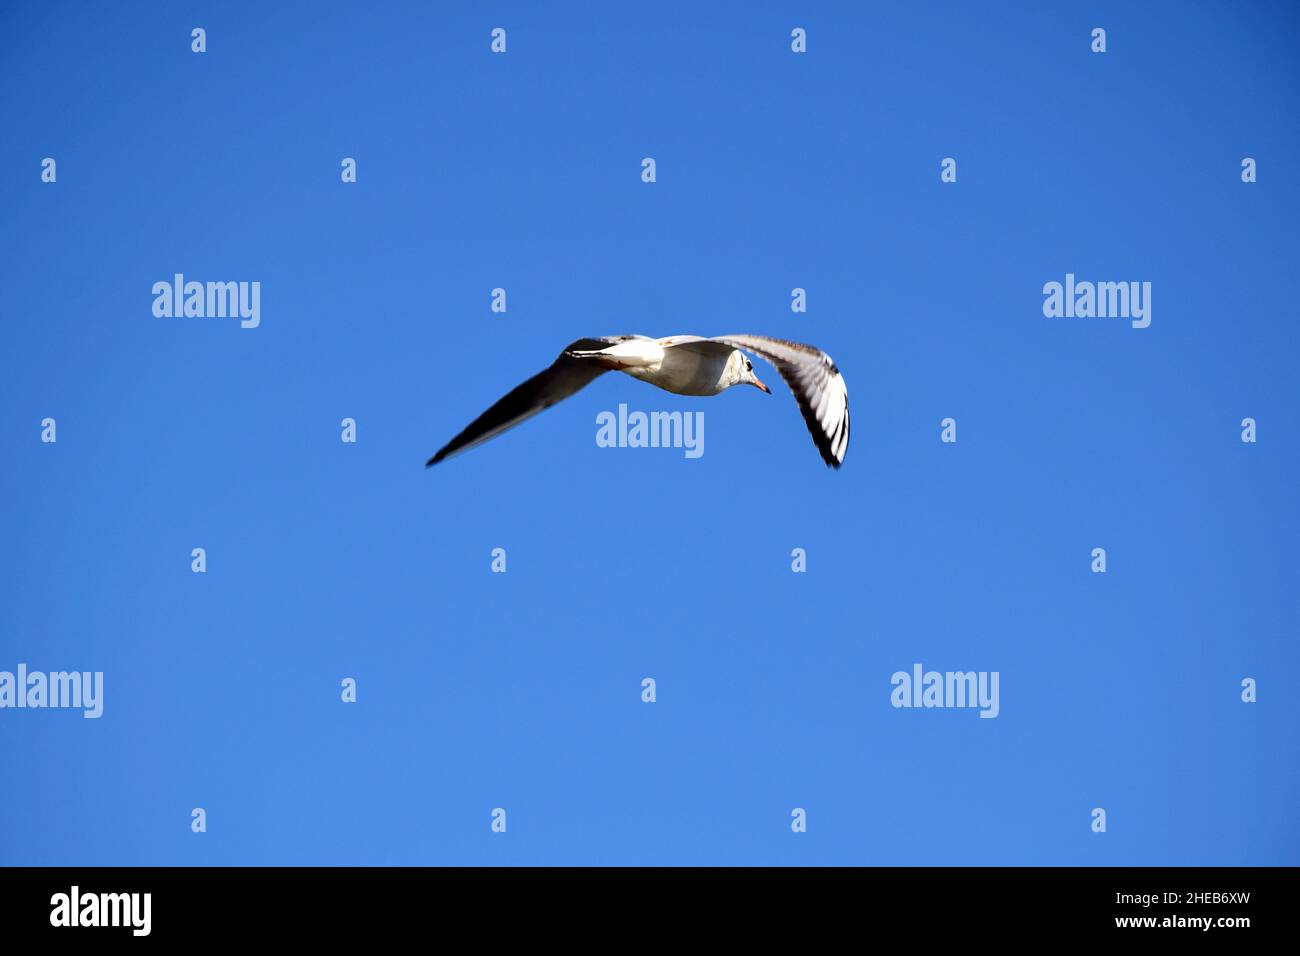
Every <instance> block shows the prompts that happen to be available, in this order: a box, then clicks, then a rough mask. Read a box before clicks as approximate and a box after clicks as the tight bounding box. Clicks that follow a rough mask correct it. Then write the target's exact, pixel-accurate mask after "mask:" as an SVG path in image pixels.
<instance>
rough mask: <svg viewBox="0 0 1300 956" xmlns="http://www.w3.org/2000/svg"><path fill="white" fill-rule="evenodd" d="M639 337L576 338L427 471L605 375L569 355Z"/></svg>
mask: <svg viewBox="0 0 1300 956" xmlns="http://www.w3.org/2000/svg"><path fill="white" fill-rule="evenodd" d="M637 337H638V336H632V335H612V336H607V337H605V338H588V339H578V341H576V342H574V343H572V344H570V345H569V346H568V347H566V348H565V350H564V351H563V352H561V353H560V357H559V358H557V359H556V360H555V361H554V362H553V363H552V364H551V367H550V368H548V369H546V370H545V371H542V372H538V373H537V374H536V375H534V376H533V377H532V378H530V379H529V380H528V381H526V382H524V383H523V384H522V385H518V386H516V387H515V388H513V389H511V390H510V391H509V392H508V393H507V394H506V395H505V397H503V398H501V399H500V400H499V401H497V403H496V404H495V405H493V406H492V407H491V408H489V409H488V410H487V411H485V412H484V413H483V414H482V415H480V416H479V417H478V418H476V419H474V420H473V421H472V422H470V423H469V424H468V425H466V426H465V429H464V431H462V432H461V433H460V434H459V435H457V436H456V437H455V438H453V439H452V440H451V441H449V442H447V444H446V445H445V446H443V448H442V449H441V450H440V451H439V452H438V453H437V454H436V455H434V456H433V457H432V458H430V459H429V460H428V461H426V462H425V463H424V467H426V468H428V467H430V466H432V465H436V464H438V462H440V461H442V460H443V459H444V458H450V457H451V456H452V455H455V454H458V453H459V452H462V451H466V450H468V449H470V448H473V447H474V446H475V445H481V444H482V443H483V442H485V441H487V440H488V439H489V438H494V437H496V436H497V435H500V434H501V433H502V432H503V431H505V430H507V429H509V428H513V427H514V426H516V425H518V424H519V423H520V422H523V421H527V420H528V419H530V418H532V417H533V416H534V415H536V414H537V413H538V412H540V411H544V410H545V409H548V408H550V407H551V406H552V405H554V404H555V403H556V402H560V401H563V400H564V399H566V398H568V397H569V396H570V395H572V394H574V393H575V392H577V391H579V390H580V389H582V388H584V387H586V386H587V385H590V384H591V383H592V382H593V381H595V380H596V379H597V378H598V377H599V376H600V375H602V374H603V373H604V372H605V369H603V368H601V367H600V366H599V365H597V364H596V363H594V362H584V361H583V360H582V359H576V358H573V357H571V356H570V355H569V354H568V353H569V352H582V351H589V350H594V349H603V348H605V347H607V346H609V345H613V344H615V343H616V342H625V341H627V340H628V339H631V338H637Z"/></svg>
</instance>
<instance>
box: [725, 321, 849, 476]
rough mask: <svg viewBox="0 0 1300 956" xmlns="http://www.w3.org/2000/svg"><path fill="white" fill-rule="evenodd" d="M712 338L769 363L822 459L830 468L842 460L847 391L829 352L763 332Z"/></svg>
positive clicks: (846, 441) (845, 445)
mask: <svg viewBox="0 0 1300 956" xmlns="http://www.w3.org/2000/svg"><path fill="white" fill-rule="evenodd" d="M713 341H715V342H723V343H725V344H727V345H730V346H731V347H732V348H737V349H744V350H746V351H749V352H753V353H754V354H755V355H759V356H762V357H763V358H764V359H766V360H767V361H769V362H771V363H772V366H773V367H774V368H775V369H776V370H777V371H778V372H780V373H781V377H782V378H783V379H785V383H786V384H787V385H789V386H790V391H792V392H794V398H795V401H797V402H798V403H799V411H800V412H802V413H803V420H804V423H805V424H806V425H807V426H808V431H809V433H810V434H811V435H812V439H813V444H815V445H816V446H817V450H818V451H819V452H821V456H822V460H823V461H825V462H826V464H828V465H830V466H831V467H832V468H838V467H840V465H841V464H843V463H844V453H845V452H846V451H848V448H849V390H848V388H847V386H845V384H844V376H843V375H841V374H840V370H839V369H838V368H836V367H835V363H834V362H833V361H832V360H831V357H830V356H829V355H827V354H826V353H825V352H823V351H822V350H821V349H817V348H813V347H812V346H811V345H803V344H801V343H799V342H787V341H786V340H785V339H769V338H768V337H767V336H765V335H719V336H716V337H715V338H714V339H713Z"/></svg>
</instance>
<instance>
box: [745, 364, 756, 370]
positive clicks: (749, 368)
mask: <svg viewBox="0 0 1300 956" xmlns="http://www.w3.org/2000/svg"><path fill="white" fill-rule="evenodd" d="M745 371H746V372H752V371H754V366H752V365H750V364H749V363H748V362H746V363H745Z"/></svg>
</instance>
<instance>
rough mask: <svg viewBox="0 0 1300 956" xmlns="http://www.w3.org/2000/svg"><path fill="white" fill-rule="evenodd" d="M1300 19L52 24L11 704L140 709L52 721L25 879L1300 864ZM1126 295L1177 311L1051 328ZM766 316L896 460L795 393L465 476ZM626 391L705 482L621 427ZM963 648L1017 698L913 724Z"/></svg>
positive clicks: (13, 432)
mask: <svg viewBox="0 0 1300 956" xmlns="http://www.w3.org/2000/svg"><path fill="white" fill-rule="evenodd" d="M1298 24H1300V18H1298V17H1297V16H1296V12H1295V7H1294V6H1293V5H1291V4H1266V3H1261V4H1245V3H1243V4H1237V3H1222V4H1195V5H1193V4H1184V3H1167V4H1141V5H1138V4H1128V3H1115V4H1105V3H1099V4H1087V5H1074V6H1069V5H1061V4H1035V3H1018V4H1005V5H988V4H952V5H950V6H945V7H936V6H935V5H933V4H925V5H918V4H897V5H880V6H873V7H871V8H867V7H866V5H859V4H850V3H843V4H811V5H810V4H796V3H788V4H775V5H757V6H756V5H754V4H749V3H745V4H740V3H736V4H726V5H710V6H709V7H707V8H705V7H702V6H701V5H698V4H680V5H675V4H668V3H656V4H652V5H650V6H649V7H646V6H644V5H638V6H633V5H627V6H626V7H621V8H620V9H617V10H614V9H609V7H608V5H605V4H596V3H592V4H587V5H558V4H545V5H539V4H532V3H520V4H511V5H504V4H494V5H490V6H486V7H483V8H478V7H477V5H468V6H462V5H452V4H435V5H430V4H418V5H417V4H410V5H407V6H402V7H400V8H393V9H390V10H382V11H377V10H372V9H368V8H367V7H366V6H365V5H362V6H357V5H338V6H337V7H334V6H331V5H319V4H298V5H292V6H291V5H281V4H275V5H271V4H254V3H240V4H198V3H189V4H186V3H167V4H162V3H156V4H117V5H111V6H109V5H88V4H73V3H68V4H58V3H39V4H37V3H10V4H7V5H6V6H5V10H4V12H3V14H2V19H0V64H2V67H0V79H2V83H0V112H2V115H3V117H4V136H3V138H0V168H2V169H3V176H0V203H2V204H3V208H4V210H5V228H4V230H3V239H2V242H3V247H2V248H0V253H2V254H3V255H2V256H0V261H3V295H2V298H0V301H2V302H3V312H4V348H3V349H2V350H0V393H2V394H3V414H2V416H0V448H3V450H4V452H3V454H4V458H3V468H0V491H2V493H3V500H4V502H5V506H4V509H3V513H2V514H3V517H2V518H0V542H2V543H0V580H2V581H3V584H0V669H7V670H14V669H15V668H16V666H17V664H18V663H19V662H24V663H26V664H27V665H28V667H29V668H31V669H40V670H47V671H48V670H63V669H76V670H102V671H104V672H105V685H106V687H105V713H104V716H103V717H102V718H101V719H99V720H98V721H95V720H84V719H82V717H81V716H80V714H79V713H78V712H76V711H56V710H46V711H31V710H23V711H18V710H5V711H0V754H2V755H3V756H2V760H0V768H2V769H0V774H3V776H2V777H0V862H4V863H23V864H145V863H179V864H236V863H255V864H290V863H313V864H321V863H340V864H343V863H347V864H356V863H364V864H390V863H458V864H505V863H530V864H531V863H559V864H578V863H595V864H636V863H647V864H668V863H684V864H695V863H725V864H761V863H790V864H820V863H851V864H1295V863H1297V862H1300V853H1298V841H1297V835H1298V833H1297V823H1296V815H1295V808H1296V806H1297V800H1298V799H1300V779H1298V777H1297V760H1296V743H1295V731H1296V728H1297V726H1298V725H1300V721H1298V720H1297V717H1298V713H1297V703H1296V696H1295V693H1294V682H1295V680H1296V675H1297V673H1300V670H1298V667H1297V665H1298V664H1300V653H1298V652H1297V643H1296V637H1297V634H1296V621H1297V618H1298V615H1297V610H1298V604H1300V588H1297V587H1296V573H1295V564H1294V560H1295V542H1296V540H1297V531H1298V530H1300V529H1298V527H1297V525H1298V521H1297V505H1296V494H1295V493H1296V488H1297V486H1298V479H1300V461H1298V459H1297V455H1296V440H1297V434H1296V422H1297V420H1300V402H1298V401H1297V396H1298V392H1297V388H1296V384H1295V371H1294V370H1295V365H1296V346H1297V333H1296V328H1297V324H1296V323H1297V318H1298V315H1297V311H1296V301H1297V298H1296V291H1295V289H1296V277H1295V266H1296V263H1297V262H1300V254H1298V253H1300V248H1298V247H1300V241H1298V240H1297V230H1296V211H1297V208H1298V203H1297V190H1298V189H1300V185H1298V182H1300V181H1298V180H1297V177H1296V175H1295V172H1294V169H1293V168H1292V167H1293V164H1294V161H1295V157H1296V156H1297V155H1300V142H1298V139H1300V137H1298V135H1297V134H1298V127H1297V124H1296V116H1297V115H1300V102H1298V101H1300V95H1298V94H1300V85H1298V81H1300V69H1298V66H1297V64H1298V62H1300V61H1298V59H1297V57H1296V52H1295V51H1296V48H1297V25H1298ZM195 26H202V27H204V28H206V30H207V42H208V52H207V53H205V54H202V55H196V54H194V53H192V52H191V51H190V30H191V28H192V27H195ZM496 26H501V27H504V28H506V29H507V31H508V53H507V54H505V55H504V56H498V55H493V54H491V53H490V51H489V42H490V37H489V32H490V30H491V29H492V28H493V27H496ZM795 26H802V27H805V28H806V29H807V31H808V53H807V54H805V55H795V54H793V53H792V52H791V50H790V45H789V44H790V30H791V29H792V28H793V27H795ZM1095 26H1102V27H1105V28H1106V30H1107V32H1108V52H1106V53H1105V54H1104V55H1098V54H1093V53H1092V52H1090V49H1089V47H1090V42H1091V41H1090V31H1091V29H1092V28H1093V27H1095ZM46 156H51V157H54V158H55V159H57V162H58V181H57V183H56V184H53V185H48V184H43V183H42V182H41V181H40V161H41V159H42V158H43V157H46ZM345 156H351V157H355V158H356V159H357V163H358V174H359V176H358V178H359V181H358V182H357V183H355V184H351V185H345V184H343V183H341V182H340V177H339V172H340V162H341V160H342V158H343V157H345ZM645 156H653V157H654V158H655V159H656V161H657V163H658V182H657V183H654V184H652V185H647V184H644V183H642V182H641V179H640V172H641V166H640V163H641V159H642V157H645ZM947 156H951V157H954V158H956V159H957V161H958V182H957V183H955V184H943V183H941V182H940V180H939V164H940V160H941V159H942V158H943V157H947ZM1244 156H1251V157H1255V158H1256V159H1257V160H1258V163H1259V182H1258V183H1256V184H1253V185H1247V184H1243V183H1242V182H1241V178H1240V171H1241V170H1240V163H1241V159H1242V157H1244ZM175 272H183V273H185V275H186V276H187V277H188V278H192V279H198V280H201V281H203V280H223V281H224V280H245V281H251V280H257V281H260V282H261V283H262V324H261V327H260V328H258V329H256V330H242V329H240V328H239V326H238V323H237V322H236V321H235V320H230V319H226V320H206V319H158V318H154V316H153V315H152V311H151V309H152V302H153V297H152V294H151V291H150V290H151V286H152V285H153V283H154V282H157V281H160V280H161V281H170V279H171V277H172V274H173V273H175ZM1066 272H1074V273H1075V274H1076V275H1077V276H1078V277H1079V278H1080V279H1090V280H1138V281H1142V280H1145V281H1150V282H1151V283H1152V285H1153V291H1152V307H1153V310H1152V319H1153V321H1152V324H1151V327H1150V328H1148V329H1146V330H1136V329H1132V328H1130V327H1129V324H1128V322H1126V321H1122V320H1102V319H1092V320H1088V319H1081V320H1080V319H1047V318H1044V316H1043V314H1042V300H1043V296H1042V291H1041V290H1042V286H1043V283H1045V282H1048V281H1052V280H1055V281H1061V280H1063V279H1064V276H1065V273H1066ZM497 286H501V287H504V288H505V289H506V290H507V293H508V297H509V298H508V303H509V311H508V313H506V314H505V315H498V314H494V313H492V312H491V311H490V310H489V302H490V290H491V289H492V288H494V287H497ZM796 286H800V287H804V288H806V289H807V290H808V312H807V313H806V314H803V315H796V314H793V313H792V312H791V310H790V307H789V303H790V290H791V289H792V288H794V287H796ZM737 331H740V332H753V333H758V334H767V335H776V336H782V337H787V338H792V339H795V340H799V341H806V342H811V343H814V344H816V345H818V346H820V347H822V348H824V349H826V350H827V351H828V352H830V353H831V354H832V355H833V356H834V358H835V359H836V361H837V363H838V364H839V367H840V368H841V370H842V371H843V373H844V375H845V377H846V380H847V382H848V386H849V394H850V400H851V403H852V409H853V439H852V444H851V446H850V448H849V451H848V457H847V461H846V464H845V466H844V468H843V470H842V471H840V472H838V473H835V472H832V471H830V470H828V469H827V468H825V466H824V465H823V464H822V463H821V461H820V460H819V458H818V456H817V454H816V452H815V450H814V449H813V447H812V444H811V442H810V441H809V438H808V436H807V434H806V432H805V430H804V425H803V423H802V421H801V419H800V417H799V415H798V414H797V412H796V409H795V406H794V404H793V402H792V401H791V400H790V398H789V395H788V392H787V390H786V389H785V387H784V386H783V385H782V384H781V383H780V382H779V380H778V379H777V378H776V376H775V375H774V374H771V373H770V370H760V374H762V372H763V371H767V372H768V374H767V375H766V376H765V377H766V378H768V379H769V380H770V381H771V383H772V384H773V386H774V390H775V392H776V394H775V396H774V397H772V398H767V397H765V396H763V395H760V394H759V393H758V392H756V391H754V390H753V389H737V390H735V391H733V392H730V393H726V394H723V395H722V396H719V397H717V398H712V399H692V398H682V397H678V396H673V395H668V394H666V393H662V392H657V391H653V390H651V389H649V388H648V387H647V386H645V385H643V384H640V383H637V382H634V381H631V380H630V379H627V378H626V377H622V376H615V375H609V376H605V377H604V378H602V379H600V380H599V381H598V382H596V383H595V384H594V385H593V386H591V387H590V388H589V389H588V390H587V391H584V392H583V393H581V394H580V395H578V396H576V397H575V398H573V399H571V400H570V401H569V402H567V403H565V404H564V405H562V406H560V407H558V408H556V409H554V410H552V411H549V412H547V413H546V414H544V415H542V416H540V417H539V418H537V419H534V420H533V421H530V422H528V423H527V424H526V425H524V426H522V427H520V428H519V429H518V430H516V431H513V432H511V433H509V434H508V435H506V436H505V437H502V438H499V439H496V440H494V441H493V442H491V443H490V444H488V445H485V446H483V447H482V448H479V449H475V450H473V451H471V452H469V453H467V454H466V455H464V456H463V457H459V458H456V459H454V460H452V461H449V462H447V463H446V464H444V465H440V466H438V467H437V468H435V469H432V470H430V471H426V470H425V469H424V468H423V462H424V460H425V458H426V457H428V456H429V455H430V454H431V453H432V452H434V451H435V450H437V449H438V448H439V447H441V445H442V444H443V443H444V442H445V441H446V440H447V439H449V438H450V437H451V436H452V435H453V434H455V433H456V432H457V431H459V430H460V428H461V427H462V426H463V425H464V424H466V422H468V421H469V420H470V419H471V418H473V417H474V416H475V415H477V414H478V413H479V411H481V410H482V409H483V408H484V407H486V405H488V404H489V403H490V402H491V401H493V400H494V399H495V398H497V397H498V396H499V395H500V394H502V393H503V392H504V391H505V390H506V389H508V388H509V387H511V386H513V385H514V384H516V383H517V382H518V381H520V380H522V379H523V378H525V377H527V376H528V375H531V374H532V373H533V372H535V371H537V370H538V369H540V368H542V367H543V366H545V365H546V364H548V363H549V362H550V361H551V359H552V358H553V357H554V355H555V354H556V352H557V351H558V350H559V349H560V348H561V347H562V346H563V345H564V344H565V343H567V342H569V341H570V340H572V339H574V338H577V337H579V336H583V335H591V334H596V335H601V334H612V333H623V332H639V333H644V334H649V335H656V336H659V335H669V334H673V333H685V332H690V333H699V334H704V335H716V334H722V333H726V332H737ZM620 402H626V403H628V404H629V406H630V407H631V408H633V409H642V410H647V411H648V410H657V409H683V410H697V409H702V410H704V411H705V413H706V416H705V417H706V431H705V454H704V456H703V457H702V458H701V459H699V460H695V461H691V460H686V459H685V458H684V457H683V454H682V452H681V451H680V450H661V449H644V450H632V449H622V450H615V449H603V448H599V447H597V446H596V444H595V441H594V437H595V432H596V425H595V416H596V415H597V413H598V412H600V411H603V410H614V409H616V408H617V406H618V404H619V403H620ZM46 416H52V417H54V418H56V419H57V421H58V442H57V444H54V445H50V444H42V443H41V442H40V421H41V419H42V418H44V417H46ZM348 416H350V417H354V418H355V419H356V420H357V422H358V438H359V440H358V442H357V444H355V445H346V444H343V443H342V442H341V441H340V437H339V432H340V428H339V423H340V421H341V419H343V418H344V417H348ZM947 416H952V417H954V418H955V419H956V420H957V422H958V437H959V441H958V443H957V444H956V445H946V444H942V443H941V442H940V441H939V431H940V428H939V422H940V420H941V419H942V418H944V417H947ZM1246 416H1251V417H1254V418H1256V419H1257V420H1258V422H1259V441H1258V443H1257V444H1254V445H1250V444H1243V443H1242V442H1241V440H1240V431H1241V426H1240V421H1241V419H1242V418H1244V417H1246ZM194 547H203V548H206V550H207V555H208V571H207V573H206V574H202V575H199V574H193V573H191V571H190V551H191V549H192V548H194ZM496 547H503V548H505V549H506V550H507V553H508V561H509V565H508V567H509V571H508V573H506V574H493V573H491V572H490V570H489V563H490V552H491V550H492V549H493V548H496ZM795 547H802V548H805V549H806V550H807V554H808V571H807V573H806V574H793V573H791V569H790V561H791V558H790V553H791V550H792V549H793V548H795ZM1094 547H1104V548H1106V550H1107V553H1108V558H1109V570H1108V572H1107V573H1106V574H1104V575H1102V574H1093V573H1090V571H1089V564H1090V561H1091V556H1090V552H1091V550H1092V549H1093V548H1094ZM915 662H921V663H922V664H923V665H924V666H925V667H926V668H927V669H929V668H934V669H937V670H967V669H972V670H997V671H999V672H1000V673H1001V715H1000V716H999V717H998V718H997V719H996V720H981V719H979V718H978V717H977V715H976V712H975V711H973V710H895V709H894V708H892V707H891V706H890V703H889V693H890V690H891V687H890V684H889V678H890V675H891V674H892V673H893V672H895V671H896V670H910V668H911V666H912V664H913V663H915ZM348 676H351V677H354V678H356V680H357V681H358V687H359V701H358V702H357V703H356V704H354V705H349V704H343V703H341V702H340V699H339V697H340V686H339V685H340V681H341V680H342V678H344V677H348ZM647 676H650V677H654V678H655V679H656V680H657V682H658V702H657V703H655V704H653V705H648V704H645V703H642V701H641V697H640V693H641V685H640V682H641V680H642V678H643V677H647ZM1247 676H1249V677H1254V678H1256V679H1257V680H1258V682H1259V702H1258V703H1255V704H1250V705H1247V704H1244V703H1242V702H1241V700H1240V681H1241V680H1242V678H1243V677H1247ZM1098 806H1100V807H1104V808H1105V809H1106V810H1107V812H1108V815H1109V821H1108V822H1109V830H1108V832H1107V833H1105V834H1104V835H1099V834H1094V833H1092V832H1091V830H1090V822H1091V818H1090V815H1089V814H1090V811H1091V809H1092V808H1093V807H1098ZM194 807H203V808H205V809H206V810H207V813H208V832H207V833H204V834H195V833H192V832H191V830H190V819H191V818H190V811H191V809H192V808H194ZM494 807H504V808H506V809H507V811H508V814H509V817H508V820H509V828H508V832H507V833H506V834H504V835H500V834H493V833H491V832H490V812H491V810H492V808H494ZM794 807H803V808H805V809H806V810H807V812H808V832H807V833H806V834H801V835H800V834H794V833H792V832H791V829H790V811H791V809H792V808H794Z"/></svg>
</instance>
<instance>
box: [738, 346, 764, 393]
mask: <svg viewBox="0 0 1300 956" xmlns="http://www.w3.org/2000/svg"><path fill="white" fill-rule="evenodd" d="M729 364H730V366H731V369H730V371H731V375H730V376H729V377H730V378H731V384H732V385H753V386H754V387H755V388H758V389H762V390H763V391H765V392H767V394H769V395H771V394H772V390H771V389H770V388H768V387H767V386H766V385H764V384H763V383H762V382H760V381H759V380H758V376H757V375H755V374H754V363H753V362H751V361H750V360H749V359H748V358H746V357H745V353H744V352H742V351H740V349H737V350H736V351H734V352H732V353H731V358H730V360H729Z"/></svg>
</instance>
